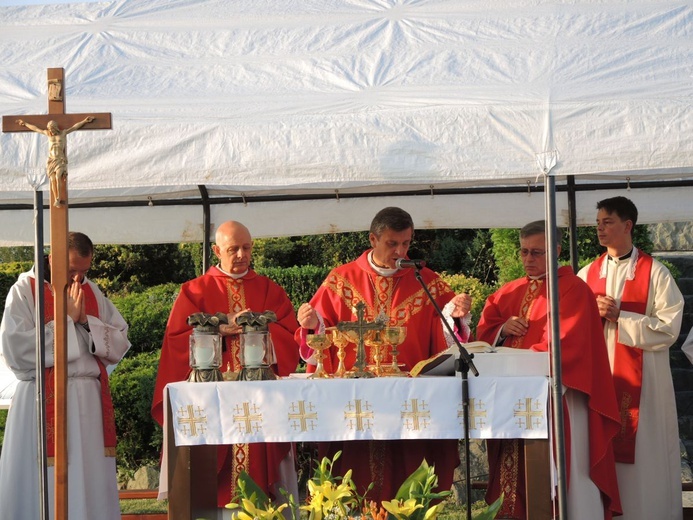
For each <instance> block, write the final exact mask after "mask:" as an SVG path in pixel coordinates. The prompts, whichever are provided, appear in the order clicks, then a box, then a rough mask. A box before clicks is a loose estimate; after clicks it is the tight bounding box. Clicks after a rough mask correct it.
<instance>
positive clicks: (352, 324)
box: [337, 302, 385, 378]
mask: <svg viewBox="0 0 693 520" xmlns="http://www.w3.org/2000/svg"><path fill="white" fill-rule="evenodd" d="M355 309H356V317H357V320H356V321H340V322H339V323H337V330H340V331H354V332H355V333H356V335H357V337H358V342H357V343H356V362H355V363H354V369H353V370H352V371H351V372H349V373H348V375H347V376H346V377H350V378H357V377H375V375H374V374H373V372H369V371H368V370H366V347H365V344H364V336H365V334H366V332H368V331H371V330H383V329H384V328H385V323H384V322H383V321H382V319H381V318H378V319H376V320H375V321H372V322H367V321H366V318H365V316H364V315H365V313H366V304H365V303H363V302H358V303H357V304H356V305H355Z"/></svg>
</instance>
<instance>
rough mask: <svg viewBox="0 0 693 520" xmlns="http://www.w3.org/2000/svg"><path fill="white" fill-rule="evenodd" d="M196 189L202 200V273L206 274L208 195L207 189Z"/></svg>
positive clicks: (207, 264) (208, 240)
mask: <svg viewBox="0 0 693 520" xmlns="http://www.w3.org/2000/svg"><path fill="white" fill-rule="evenodd" d="M197 188H198V189H199V190H200V199H201V200H202V273H206V272H207V269H209V267H210V255H209V251H210V248H209V244H210V234H211V231H210V227H211V223H210V209H209V193H208V192H207V187H206V186H204V185H202V184H199V185H198V186H197Z"/></svg>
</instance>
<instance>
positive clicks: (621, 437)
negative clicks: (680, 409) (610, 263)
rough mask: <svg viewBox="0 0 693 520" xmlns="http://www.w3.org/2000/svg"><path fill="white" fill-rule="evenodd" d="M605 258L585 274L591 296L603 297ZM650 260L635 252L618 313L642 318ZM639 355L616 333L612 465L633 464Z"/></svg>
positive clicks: (637, 418) (640, 382)
mask: <svg viewBox="0 0 693 520" xmlns="http://www.w3.org/2000/svg"><path fill="white" fill-rule="evenodd" d="M606 257H607V255H606V254H603V255H602V256H601V257H600V258H598V259H597V260H596V261H594V262H593V263H592V265H591V266H590V268H589V269H588V271H587V283H588V285H589V286H590V287H591V288H592V291H593V292H594V294H595V296H605V295H606V277H603V278H600V276H599V273H600V272H601V269H602V265H603V263H604V262H605V261H606ZM651 271H652V257H651V256H650V255H647V254H645V253H643V252H642V251H640V250H638V260H637V262H636V264H635V277H634V278H633V280H626V282H625V284H624V286H623V295H622V296H621V310H624V311H628V312H636V313H638V314H645V312H646V310H647V297H648V293H649V290H650V273H651ZM642 364H643V351H642V349H639V348H637V347H630V346H628V345H624V344H623V343H620V342H619V341H618V329H617V330H616V346H615V349H614V368H613V377H614V386H615V387H616V398H617V399H618V405H619V411H620V413H621V430H620V431H619V434H618V435H617V436H616V437H615V438H614V454H615V455H616V462H622V463H626V464H634V463H635V436H636V434H637V432H638V421H639V419H640V393H641V391H642Z"/></svg>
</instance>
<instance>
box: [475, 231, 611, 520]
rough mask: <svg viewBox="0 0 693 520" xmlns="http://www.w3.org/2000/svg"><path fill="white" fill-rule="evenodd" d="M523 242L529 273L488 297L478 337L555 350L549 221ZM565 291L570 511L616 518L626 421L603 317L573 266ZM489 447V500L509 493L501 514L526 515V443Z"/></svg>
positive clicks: (564, 276)
mask: <svg viewBox="0 0 693 520" xmlns="http://www.w3.org/2000/svg"><path fill="white" fill-rule="evenodd" d="M559 242H560V240H559ZM520 247H521V249H520V255H521V257H522V263H523V265H524V268H525V272H526V273H527V276H526V277H523V278H520V279H517V280H514V281H512V282H510V283H508V284H506V285H504V286H503V287H501V288H500V289H499V290H498V291H496V292H495V293H494V294H492V295H491V296H490V297H489V298H488V300H487V302H486V305H485V306H484V310H483V312H482V315H481V319H480V321H479V324H478V326H477V339H479V340H481V341H486V342H488V343H490V344H491V345H503V346H506V347H511V348H519V349H531V350H536V351H547V350H548V349H549V331H550V328H549V324H548V318H547V311H548V305H549V302H548V299H547V287H546V283H545V278H546V234H545V223H544V221H543V220H540V221H536V222H532V223H530V224H527V225H526V226H525V227H523V228H522V230H521V231H520ZM558 254H560V246H558ZM558 293H559V316H560V346H561V377H562V383H563V386H564V388H565V390H564V395H563V399H564V409H565V412H566V413H565V416H564V417H565V433H566V458H567V465H568V469H567V475H568V479H567V482H568V503H567V507H568V513H569V517H570V518H592V519H596V518H604V519H609V518H612V516H613V515H614V514H621V503H620V498H619V493H618V485H617V480H616V465H615V458H614V450H613V443H612V440H613V438H614V437H615V436H616V435H617V433H618V431H619V425H620V420H619V410H618V405H617V403H616V393H615V390H614V386H613V384H612V382H611V381H610V378H609V377H608V376H609V374H610V371H609V360H608V357H607V352H606V345H605V343H604V335H603V333H602V325H601V319H600V317H599V311H598V309H597V306H596V303H595V301H594V295H593V294H592V291H591V290H590V289H589V287H588V286H587V284H585V283H584V282H583V281H582V280H580V279H579V278H578V277H577V276H575V275H574V274H573V272H572V269H571V268H570V267H561V268H560V269H559V270H558ZM501 355H502V354H501ZM487 447H488V459H489V487H488V491H487V495H486V500H487V502H488V503H492V502H493V501H494V500H495V499H496V498H498V496H499V495H500V494H501V493H505V499H504V502H503V508H502V510H501V512H500V513H499V515H498V518H518V519H524V518H526V517H527V516H526V510H525V504H526V503H525V496H524V491H525V489H524V485H525V482H524V456H523V443H522V441H520V440H517V439H514V440H501V441H498V440H496V441H490V440H489V441H487ZM547 493H548V490H547Z"/></svg>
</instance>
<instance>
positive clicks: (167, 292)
mask: <svg viewBox="0 0 693 520" xmlns="http://www.w3.org/2000/svg"><path fill="white" fill-rule="evenodd" d="M179 290H180V285H179V284H176V283H167V284H164V285H157V286H155V287H150V288H148V289H145V290H143V291H142V292H140V293H131V294H128V295H125V296H112V297H111V301H112V302H113V304H114V305H115V306H116V307H117V308H118V310H119V311H120V313H121V314H122V315H123V318H125V321H126V322H127V323H128V325H129V326H130V328H129V330H128V339H129V340H130V343H132V349H131V351H130V354H129V355H132V354H134V353H139V352H158V351H159V350H160V349H161V342H162V341H163V339H164V331H165V330H166V321H167V320H168V315H169V314H170V312H171V307H172V306H173V302H174V301H175V299H176V296H177V295H178V291H179Z"/></svg>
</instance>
